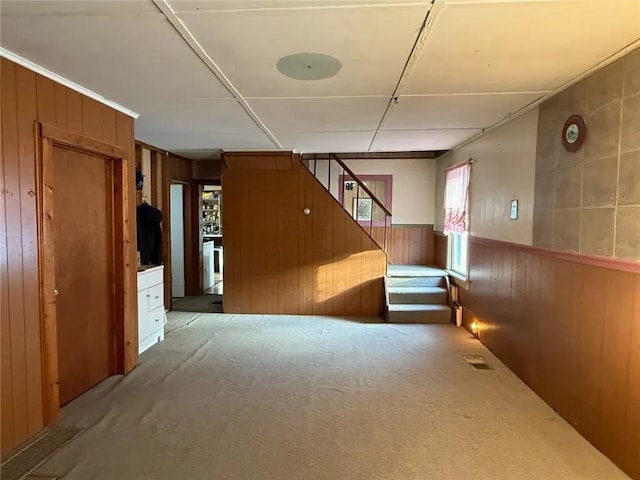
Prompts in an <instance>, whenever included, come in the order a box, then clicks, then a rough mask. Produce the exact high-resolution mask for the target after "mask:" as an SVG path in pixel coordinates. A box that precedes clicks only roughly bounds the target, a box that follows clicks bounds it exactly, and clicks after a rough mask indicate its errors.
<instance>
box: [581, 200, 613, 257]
mask: <svg viewBox="0 0 640 480" xmlns="http://www.w3.org/2000/svg"><path fill="white" fill-rule="evenodd" d="M581 215H582V217H581V220H580V252H581V253H586V254H589V255H602V256H607V257H610V256H612V255H613V235H612V234H611V233H612V232H613V229H614V228H615V227H614V226H615V218H616V209H615V207H610V208H583V209H582V210H581Z"/></svg>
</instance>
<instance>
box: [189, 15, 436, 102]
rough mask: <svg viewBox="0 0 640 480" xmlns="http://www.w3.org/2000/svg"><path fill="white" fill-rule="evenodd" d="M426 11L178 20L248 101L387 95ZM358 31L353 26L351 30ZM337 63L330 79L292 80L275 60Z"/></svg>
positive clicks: (235, 16) (215, 16)
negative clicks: (299, 56)
mask: <svg viewBox="0 0 640 480" xmlns="http://www.w3.org/2000/svg"><path fill="white" fill-rule="evenodd" d="M427 9H428V6H427V4H426V2H425V4H424V5H423V6H396V7H391V6H387V7H384V8H383V7H380V8H342V9H329V10H323V9H317V10H275V11H259V12H251V11H245V12H235V13H200V14H196V15H182V20H183V21H184V22H185V24H186V26H187V27H188V28H189V30H190V31H191V33H192V34H193V35H194V36H195V37H196V38H197V40H198V42H199V43H200V44H201V45H202V47H203V48H204V49H205V50H206V51H207V53H208V54H209V55H210V56H211V57H212V58H213V59H215V61H216V63H217V65H218V66H219V67H220V68H221V69H222V71H224V72H225V74H226V75H227V76H228V77H229V79H230V80H231V82H232V83H233V84H234V85H235V86H236V87H237V88H238V90H239V91H240V93H241V94H242V95H243V96H245V97H273V96H276V97H298V96H308V97H313V96H357V95H390V94H391V93H392V92H393V90H394V88H395V85H396V83H397V81H398V78H399V76H400V73H401V71H402V68H403V67H404V64H405V62H406V59H407V56H408V55H409V52H410V51H411V48H412V46H413V44H414V42H415V39H416V36H417V33H418V31H419V29H420V25H421V23H422V21H423V20H424V17H425V14H426V11H427ZM354 26H357V28H354ZM304 52H313V53H323V54H327V55H331V56H333V57H335V58H337V59H338V60H340V62H341V63H342V69H341V70H340V72H339V73H338V74H337V75H335V76H334V77H331V78H327V79H324V80H314V81H304V80H294V79H291V78H288V77H285V76H284V75H282V74H281V73H280V72H279V71H278V70H277V69H276V63H277V62H278V60H279V59H280V58H282V57H284V56H287V55H290V54H293V53H304Z"/></svg>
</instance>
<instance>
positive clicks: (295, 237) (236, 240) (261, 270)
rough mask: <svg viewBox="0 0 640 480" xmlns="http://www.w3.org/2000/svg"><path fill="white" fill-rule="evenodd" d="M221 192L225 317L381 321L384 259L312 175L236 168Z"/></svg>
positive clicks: (224, 178)
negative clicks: (345, 317)
mask: <svg viewBox="0 0 640 480" xmlns="http://www.w3.org/2000/svg"><path fill="white" fill-rule="evenodd" d="M229 164H230V165H233V162H230V163H229ZM260 165H261V166H264V164H260ZM222 186H223V191H224V195H225V203H224V209H225V210H224V215H223V231H224V232H225V233H224V235H225V292H224V309H225V312H229V313H264V314H267V313H271V314H309V315H319V314H323V315H354V316H371V317H378V316H380V315H381V314H382V310H383V298H382V277H383V275H384V273H385V271H386V256H385V255H384V252H382V250H380V249H379V248H378V246H377V245H376V244H375V243H374V242H373V240H371V239H370V238H369V237H368V235H367V234H366V233H365V232H364V231H363V230H362V228H361V227H360V226H359V225H358V224H357V223H356V222H355V221H354V220H353V219H352V218H351V217H350V216H349V215H348V214H347V213H346V212H345V211H344V209H343V208H342V207H341V206H340V204H339V203H338V202H337V201H336V200H335V199H334V198H333V197H332V196H331V195H329V194H328V193H327V192H326V190H324V188H323V187H322V185H321V184H320V183H318V181H317V180H316V179H315V178H314V177H313V176H312V175H311V174H310V172H309V171H308V170H306V169H304V168H295V167H294V168H292V169H289V170H286V169H280V168H277V167H276V168H274V169H271V170H269V169H267V170H264V169H261V170H251V169H246V168H244V165H243V168H239V169H234V168H233V166H231V168H225V169H224V171H223V175H222ZM305 208H309V209H310V210H311V213H310V214H309V215H304V213H303V210H304V209H305Z"/></svg>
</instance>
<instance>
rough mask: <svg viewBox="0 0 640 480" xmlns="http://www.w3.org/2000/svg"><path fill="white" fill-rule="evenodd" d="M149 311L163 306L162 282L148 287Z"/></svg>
mask: <svg viewBox="0 0 640 480" xmlns="http://www.w3.org/2000/svg"><path fill="white" fill-rule="evenodd" d="M148 292H149V311H151V310H155V309H156V308H158V307H162V306H164V284H163V283H161V284H159V285H154V286H153V287H151V288H149V289H148Z"/></svg>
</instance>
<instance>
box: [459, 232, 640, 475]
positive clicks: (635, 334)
mask: <svg viewBox="0 0 640 480" xmlns="http://www.w3.org/2000/svg"><path fill="white" fill-rule="evenodd" d="M470 255H471V257H470V258H471V266H470V275H469V276H470V280H471V283H470V287H469V290H468V291H465V290H461V298H462V302H463V305H464V306H465V307H466V308H465V317H464V323H465V325H467V326H468V325H469V324H470V323H471V322H472V321H473V320H476V321H478V322H479V324H480V333H479V337H480V340H481V341H482V343H484V344H485V345H486V346H487V347H488V348H489V349H491V351H492V352H494V353H495V354H496V355H497V356H498V357H499V358H500V359H501V360H502V361H503V362H504V363H505V364H506V365H507V366H509V368H510V369H512V370H513V371H514V372H515V373H516V374H517V375H518V376H519V377H520V378H521V379H522V380H523V381H524V382H525V383H527V384H528V385H529V386H530V387H531V388H532V389H533V390H534V391H535V392H536V393H538V394H539V395H540V396H541V397H542V398H543V399H544V400H545V401H546V402H547V403H548V404H549V405H551V406H552V407H553V408H554V409H555V410H556V411H557V412H558V413H560V415H562V416H563V417H564V418H565V419H566V420H567V421H568V422H569V423H571V424H572V425H573V426H574V427H575V428H576V430H577V431H578V432H580V433H581V434H582V435H583V436H584V437H585V438H586V439H587V440H589V441H590V442H591V443H592V444H593V445H595V446H596V447H597V448H598V449H599V450H600V451H602V452H603V453H604V454H605V455H607V456H608V457H609V458H610V459H611V460H613V461H614V462H615V463H616V464H617V465H618V466H620V468H622V469H623V470H624V471H625V472H626V473H628V474H629V475H630V476H631V477H632V478H634V479H640V435H639V433H640V408H639V406H640V387H639V386H640V353H639V352H640V264H633V263H631V262H616V261H609V262H608V264H607V263H603V262H602V261H601V259H600V260H599V263H598V264H594V261H593V259H592V258H589V257H584V258H583V257H581V256H579V255H572V256H568V255H564V254H559V253H556V252H551V251H549V250H543V249H536V248H532V247H525V246H520V245H515V244H510V243H506V242H497V241H493V240H485V239H477V238H476V239H472V240H471V250H470Z"/></svg>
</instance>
